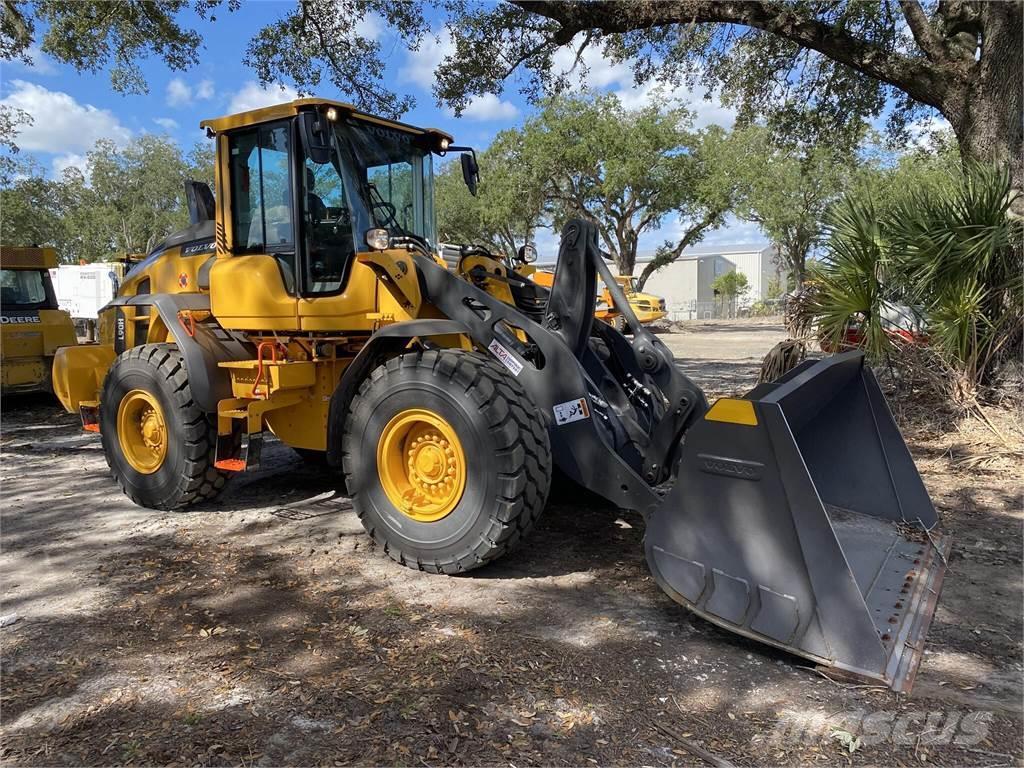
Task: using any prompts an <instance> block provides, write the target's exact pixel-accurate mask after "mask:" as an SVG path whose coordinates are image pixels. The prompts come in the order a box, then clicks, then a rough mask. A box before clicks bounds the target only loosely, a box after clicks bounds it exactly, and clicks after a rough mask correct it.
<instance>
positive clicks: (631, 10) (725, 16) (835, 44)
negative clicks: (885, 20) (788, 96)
mask: <svg viewBox="0 0 1024 768" xmlns="http://www.w3.org/2000/svg"><path fill="white" fill-rule="evenodd" d="M510 1H511V2H512V3H513V4H514V5H517V6H519V7H521V8H523V9H524V10H526V11H529V12H531V13H535V14H538V15H540V16H544V17H545V18H548V19H551V20H552V21H557V22H558V23H559V24H560V25H561V26H562V29H563V30H565V34H566V35H567V36H570V38H571V37H572V36H575V35H576V34H577V33H579V32H583V31H586V30H592V29H597V30H599V31H600V32H601V33H603V34H624V33H626V32H632V31H634V30H638V29H649V28H652V27H664V26H669V25H674V24H684V23H688V24H699V23H721V24H737V25H740V26H745V27H750V28H752V29H759V30H762V31H764V32H768V33H770V34H772V35H776V36H778V37H782V38H785V39H786V40H791V41H793V42H795V43H797V44H798V45H800V46H803V47H805V48H810V49H812V50H815V51H817V52H818V53H820V54H822V55H824V56H827V57H828V58H830V59H832V60H833V61H836V62H838V63H840V64H845V65H847V66H849V67H851V68H853V69H855V70H857V71H858V72H863V73H864V74H865V75H867V76H869V77H872V78H874V79H875V80H881V81H882V82H884V83H888V84H889V85H892V86H895V87H897V88H899V89H901V90H903V91H906V92H907V93H908V94H910V95H911V96H912V97H913V98H914V99H916V100H918V101H921V102H923V103H925V104H929V105H931V106H934V107H940V106H941V104H942V100H943V97H944V96H945V93H946V89H947V87H948V85H947V82H946V78H945V77H944V76H945V75H948V74H949V73H948V72H946V71H944V68H943V67H941V66H940V65H937V64H935V63H933V62H932V61H930V60H928V59H926V58H917V57H911V56H905V55H903V54H900V53H896V52H893V51H889V50H886V49H885V48H883V47H881V46H879V45H875V44H874V43H871V42H869V41H867V40H864V39H862V38H859V37H856V36H854V35H851V34H850V33H848V32H846V31H844V30H842V29H841V28H839V27H837V26H834V25H832V24H827V23H825V22H823V21H820V20H818V19H816V18H814V17H812V16H808V15H805V14H804V13H802V12H801V11H799V10H797V9H796V8H795V7H794V6H792V5H790V4H788V3H785V2H781V0H759V1H757V2H754V1H753V0H750V1H749V2H742V0H739V1H736V2H729V1H728V0H671V1H670V2H669V1H666V2H653V1H648V0H643V1H640V2H622V1H621V0H589V1H587V2H584V1H583V0H510ZM570 33H571V34H570Z"/></svg>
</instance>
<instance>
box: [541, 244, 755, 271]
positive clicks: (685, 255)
mask: <svg viewBox="0 0 1024 768" xmlns="http://www.w3.org/2000/svg"><path fill="white" fill-rule="evenodd" d="M773 247H774V246H772V245H771V244H770V243H747V244H744V243H739V244H735V245H729V244H725V245H695V246H693V247H692V248H687V249H685V250H684V251H683V252H682V254H680V256H679V258H678V259H676V261H693V260H695V259H703V258H706V257H708V256H722V257H723V258H726V259H728V258H729V256H736V255H737V254H741V253H763V252H764V251H766V250H768V249H769V248H773ZM654 254H655V252H654V251H641V252H639V253H638V254H637V255H636V263H637V264H646V263H648V262H649V261H653V259H654ZM555 262H556V260H555V259H541V260H540V261H538V262H537V264H536V266H538V267H553V266H554V265H555Z"/></svg>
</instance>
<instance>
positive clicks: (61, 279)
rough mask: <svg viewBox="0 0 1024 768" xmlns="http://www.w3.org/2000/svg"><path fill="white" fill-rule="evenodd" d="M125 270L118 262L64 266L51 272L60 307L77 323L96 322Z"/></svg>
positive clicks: (122, 278)
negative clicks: (80, 321)
mask: <svg viewBox="0 0 1024 768" xmlns="http://www.w3.org/2000/svg"><path fill="white" fill-rule="evenodd" d="M126 271H127V269H126V267H125V265H124V264H122V263H120V262H116V261H105V262H96V263H95V264H61V265H60V266H59V267H57V268H56V269H51V270H50V277H51V279H52V280H53V290H54V292H55V293H56V294H57V305H58V306H59V307H60V308H61V309H63V310H66V311H67V312H69V313H70V314H71V317H73V318H74V319H76V320H95V319H96V318H97V317H98V316H99V311H100V309H101V308H102V307H103V306H105V305H106V304H107V303H108V302H109V301H110V300H111V299H113V298H114V294H115V293H117V287H118V286H119V285H120V284H121V281H122V280H124V275H125V272H126Z"/></svg>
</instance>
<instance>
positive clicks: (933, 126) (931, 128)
mask: <svg viewBox="0 0 1024 768" xmlns="http://www.w3.org/2000/svg"><path fill="white" fill-rule="evenodd" d="M952 130H953V128H952V126H951V125H950V124H949V121H948V120H946V118H944V117H943V116H942V115H930V116H928V117H922V118H921V119H920V120H917V121H915V122H913V123H911V124H910V125H908V126H907V144H906V149H907V150H908V151H909V150H914V149H922V150H926V151H929V150H934V149H935V147H936V145H938V144H939V143H940V142H939V139H940V138H941V137H942V136H943V135H944V134H948V133H950V132H952Z"/></svg>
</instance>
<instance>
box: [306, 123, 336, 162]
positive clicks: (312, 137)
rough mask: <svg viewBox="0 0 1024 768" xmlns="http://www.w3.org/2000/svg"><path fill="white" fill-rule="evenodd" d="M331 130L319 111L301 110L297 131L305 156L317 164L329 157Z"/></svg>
mask: <svg viewBox="0 0 1024 768" xmlns="http://www.w3.org/2000/svg"><path fill="white" fill-rule="evenodd" d="M330 130H331V127H330V124H329V123H328V122H327V119H326V118H325V117H323V116H322V115H321V114H320V113H319V112H301V113H300V114H299V133H300V134H301V135H302V144H303V146H304V147H305V149H306V156H307V157H308V158H309V159H310V160H312V161H313V162H314V163H316V164H317V165H323V164H324V163H327V162H329V161H330V159H331V135H330V134H329V133H328V131H330Z"/></svg>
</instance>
